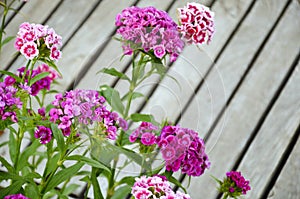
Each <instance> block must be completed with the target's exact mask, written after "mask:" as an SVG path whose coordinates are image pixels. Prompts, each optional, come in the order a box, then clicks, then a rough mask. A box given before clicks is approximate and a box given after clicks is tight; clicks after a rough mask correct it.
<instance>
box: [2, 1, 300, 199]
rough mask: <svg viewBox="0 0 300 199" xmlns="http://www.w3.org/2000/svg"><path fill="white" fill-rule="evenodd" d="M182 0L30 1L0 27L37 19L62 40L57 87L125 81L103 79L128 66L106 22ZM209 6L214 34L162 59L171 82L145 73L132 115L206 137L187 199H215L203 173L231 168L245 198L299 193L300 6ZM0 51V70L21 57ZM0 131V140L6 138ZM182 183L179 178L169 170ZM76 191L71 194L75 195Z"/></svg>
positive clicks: (291, 197)
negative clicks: (202, 164)
mask: <svg viewBox="0 0 300 199" xmlns="http://www.w3.org/2000/svg"><path fill="white" fill-rule="evenodd" d="M187 2H189V1H187V0H163V1H162V0H151V1H149V0H140V1H138V0H119V1H116V0H88V1H87V0H76V1H75V0H51V1H46V0H30V1H29V2H28V3H26V4H24V5H22V6H20V3H19V2H16V3H15V5H14V6H15V7H16V8H19V9H20V13H21V14H18V15H10V17H9V21H8V24H7V29H6V32H7V34H8V35H15V34H16V33H17V30H18V26H19V24H20V23H22V22H24V21H28V22H31V23H43V24H47V25H49V26H50V27H53V28H54V29H55V31H56V32H57V33H58V34H60V35H61V36H62V37H63V44H64V46H63V49H62V50H63V57H62V59H61V60H60V61H59V62H58V65H59V68H60V70H61V72H62V74H63V76H64V78H63V79H62V81H61V84H60V86H59V87H58V88H57V89H59V90H61V91H63V90H66V89H71V88H89V89H97V88H98V87H99V85H100V84H110V85H113V86H114V87H115V88H117V89H119V90H120V92H121V93H124V90H125V89H126V88H127V86H128V85H125V84H124V83H123V82H121V81H118V80H116V79H111V78H110V77H108V76H105V75H95V74H96V72H97V71H99V70H100V69H101V68H102V67H117V68H118V69H119V70H121V71H124V72H127V73H129V72H130V64H129V63H130V62H129V61H130V58H128V57H125V59H123V60H122V62H119V58H120V56H121V55H122V49H121V47H120V44H119V43H118V42H117V41H115V40H112V39H111V37H112V36H113V35H114V34H115V30H116V27H115V25H114V18H115V16H116V14H117V13H119V12H121V10H122V9H124V8H126V7H128V6H131V5H137V6H149V5H152V6H155V7H157V8H159V9H164V10H167V11H168V12H169V13H170V15H171V16H172V17H173V19H175V16H176V14H175V10H176V8H178V7H182V6H183V5H185V4H186V3H187ZM197 2H201V3H204V4H206V5H207V6H209V7H211V8H212V10H213V11H214V12H215V21H216V22H215V23H216V33H215V35H214V38H213V41H212V42H211V44H210V45H209V46H202V47H201V49H198V48H196V47H195V46H186V47H185V49H184V52H183V53H182V55H181V56H180V58H179V59H178V60H177V62H175V63H174V64H172V65H170V68H169V70H168V74H170V75H172V76H173V77H175V78H176V79H177V80H178V81H179V83H180V84H181V87H179V86H178V85H177V84H176V83H174V80H172V79H170V78H164V79H162V80H159V78H158V77H153V78H150V79H149V80H147V82H145V84H144V85H143V86H141V87H140V88H139V90H140V91H141V92H144V93H146V94H147V96H148V98H149V100H148V101H147V103H146V102H145V101H143V100H140V101H139V103H137V104H136V105H135V106H134V107H133V111H139V112H142V113H152V114H153V115H154V116H155V117H156V119H157V120H160V119H162V118H164V117H168V118H169V119H170V120H173V121H176V122H177V123H178V124H180V125H181V126H183V127H187V128H192V129H195V130H197V131H198V132H199V135H200V136H201V137H203V138H205V141H206V147H207V151H208V152H209V153H208V155H209V158H210V160H211V163H212V167H211V169H210V170H209V171H208V172H206V174H205V175H203V176H201V177H199V178H193V179H192V181H191V184H190V186H189V188H188V191H189V194H190V195H191V197H192V198H193V199H200V198H207V199H212V198H220V196H219V195H218V193H217V191H216V188H215V187H216V183H215V182H214V181H213V180H212V179H211V178H210V174H212V175H214V176H216V177H218V178H222V177H223V176H224V175H225V172H226V171H229V170H233V169H234V170H240V171H242V173H243V174H244V175H245V176H246V178H247V179H250V181H251V187H252V190H251V191H250V192H249V194H248V195H247V196H246V197H245V198H251V199H258V198H262V199H265V198H275V199H283V198H284V199H286V198H287V199H298V198H300V188H299V184H300V140H299V139H298V138H299V133H300V62H299V60H300V2H299V1H298V0H202V1H200V0H199V1H197ZM14 52H15V50H14V48H13V45H12V43H10V44H9V45H6V46H5V47H4V48H3V51H2V54H1V57H0V69H1V70H3V69H5V70H9V71H15V70H16V68H18V67H20V66H22V65H23V64H24V63H25V60H24V59H23V58H22V57H13V56H12V55H13V53H14ZM5 137H6V136H5V135H3V136H1V137H0V139H5ZM5 154H6V152H5V151H3V150H2V151H1V155H5ZM178 177H179V178H181V179H182V180H183V181H184V183H185V184H186V185H187V183H188V182H187V180H186V179H184V178H183V176H180V175H178ZM79 192H80V191H79Z"/></svg>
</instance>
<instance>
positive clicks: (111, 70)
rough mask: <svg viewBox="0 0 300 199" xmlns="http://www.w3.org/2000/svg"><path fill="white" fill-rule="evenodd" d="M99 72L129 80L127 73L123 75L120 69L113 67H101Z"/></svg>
mask: <svg viewBox="0 0 300 199" xmlns="http://www.w3.org/2000/svg"><path fill="white" fill-rule="evenodd" d="M99 72H101V73H105V74H108V75H111V76H114V77H118V78H120V79H124V80H127V81H130V79H129V77H128V76H127V75H125V74H124V73H122V72H120V71H117V70H116V69H115V68H103V69H102V70H100V71H99ZM99 72H98V73H99Z"/></svg>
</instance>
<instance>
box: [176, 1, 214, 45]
mask: <svg viewBox="0 0 300 199" xmlns="http://www.w3.org/2000/svg"><path fill="white" fill-rule="evenodd" d="M178 18H179V24H180V25H179V26H178V30H179V31H180V32H181V34H182V35H183V37H184V38H185V39H186V40H187V42H188V43H195V44H203V43H209V42H210V41H211V39H212V36H213V34H214V31H215V28H214V13H213V12H212V11H210V9H209V8H208V7H206V6H204V5H201V4H199V3H188V4H187V5H186V6H184V7H183V8H178Z"/></svg>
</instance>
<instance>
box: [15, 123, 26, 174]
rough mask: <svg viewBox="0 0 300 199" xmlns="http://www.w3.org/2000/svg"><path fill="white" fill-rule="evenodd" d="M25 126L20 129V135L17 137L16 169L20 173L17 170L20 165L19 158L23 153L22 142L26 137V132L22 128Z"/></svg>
mask: <svg viewBox="0 0 300 199" xmlns="http://www.w3.org/2000/svg"><path fill="white" fill-rule="evenodd" d="M22 126H23V125H20V128H19V129H18V135H17V154H16V161H15V165H14V166H15V168H16V171H17V172H18V170H17V168H18V164H19V156H20V151H21V144H22V140H23V137H24V131H23V128H22Z"/></svg>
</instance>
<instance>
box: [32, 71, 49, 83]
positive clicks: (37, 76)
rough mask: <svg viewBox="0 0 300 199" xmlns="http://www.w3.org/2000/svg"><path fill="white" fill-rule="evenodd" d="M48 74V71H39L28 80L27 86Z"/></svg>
mask: <svg viewBox="0 0 300 199" xmlns="http://www.w3.org/2000/svg"><path fill="white" fill-rule="evenodd" d="M49 75H50V73H49V72H43V73H40V74H38V75H36V76H34V77H33V78H32V79H31V80H30V81H29V86H32V84H34V83H35V82H37V81H39V80H41V79H43V78H45V77H48V76H49Z"/></svg>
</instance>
